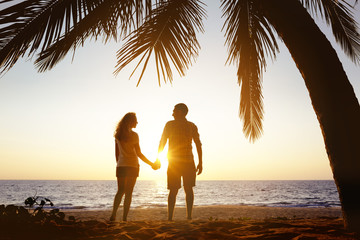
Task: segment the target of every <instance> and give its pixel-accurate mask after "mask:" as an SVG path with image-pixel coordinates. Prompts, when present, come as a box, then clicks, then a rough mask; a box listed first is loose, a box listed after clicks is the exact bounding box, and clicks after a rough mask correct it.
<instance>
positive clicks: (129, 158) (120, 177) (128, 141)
mask: <svg viewBox="0 0 360 240" xmlns="http://www.w3.org/2000/svg"><path fill="white" fill-rule="evenodd" d="M136 125H137V119H136V115H135V113H131V112H130V113H127V114H125V116H124V117H123V118H122V119H121V121H120V122H119V123H118V125H117V128H116V130H115V133H114V137H115V156H116V162H117V166H116V177H117V185H118V191H117V193H116V195H115V198H114V206H113V210H112V214H111V217H110V221H114V220H115V217H116V212H117V210H118V208H119V205H120V202H121V199H122V197H123V195H124V194H125V200H124V212H123V221H126V220H127V215H128V213H129V209H130V204H131V198H132V192H133V189H134V186H135V182H136V178H137V177H138V176H139V160H138V158H140V159H141V160H143V161H144V162H145V163H147V164H149V165H150V166H151V167H152V168H153V169H154V170H156V169H158V168H159V165H158V164H157V163H152V162H150V161H149V160H148V159H147V158H146V157H145V156H144V155H143V154H142V153H141V150H140V145H139V136H138V135H137V133H136V132H134V131H133V130H132V129H133V128H135V127H136Z"/></svg>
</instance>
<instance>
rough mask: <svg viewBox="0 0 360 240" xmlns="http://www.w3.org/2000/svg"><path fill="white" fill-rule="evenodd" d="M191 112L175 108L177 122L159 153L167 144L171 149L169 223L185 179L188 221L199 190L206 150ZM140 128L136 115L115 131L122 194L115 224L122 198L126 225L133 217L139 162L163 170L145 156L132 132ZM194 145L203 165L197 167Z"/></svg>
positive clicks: (164, 137)
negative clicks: (132, 199) (196, 189)
mask: <svg viewBox="0 0 360 240" xmlns="http://www.w3.org/2000/svg"><path fill="white" fill-rule="evenodd" d="M187 113H188V108H187V106H186V105H185V104H183V103H179V104H177V105H175V107H174V110H173V114H172V115H173V117H174V120H173V121H169V122H167V123H166V125H165V127H164V131H163V134H162V136H161V140H160V144H159V149H158V153H160V152H161V151H162V150H163V149H164V147H165V145H166V142H167V140H169V147H168V160H169V165H168V170H167V187H168V189H169V196H168V220H169V221H172V219H173V213H174V207H175V202H176V195H177V193H178V191H179V189H180V188H181V177H182V178H183V186H184V191H185V195H186V214H187V219H189V220H190V219H191V214H192V208H193V203H194V192H193V187H194V186H195V179H196V172H197V174H198V175H199V174H201V172H202V149H201V142H200V138H199V133H198V130H197V127H196V125H195V124H194V123H192V122H189V121H187V119H186V114H187ZM136 125H137V119H136V115H135V113H127V114H126V115H125V116H124V117H123V118H122V119H121V121H120V122H119V124H118V126H117V128H116V130H115V134H114V137H115V156H116V162H117V167H116V177H117V184H118V191H117V193H116V195H115V198H114V205H113V210H112V214H111V217H110V221H114V220H115V217H116V212H117V209H118V208H119V205H120V202H121V199H122V197H123V196H124V195H125V199H124V212H123V221H126V220H127V215H128V213H129V209H130V204H131V198H132V192H133V189H134V186H135V182H136V178H137V177H138V176H139V161H138V158H140V159H141V160H143V161H144V162H145V163H147V164H149V165H150V166H151V167H152V168H153V169H154V170H157V169H159V168H160V161H159V159H156V161H155V162H154V163H153V162H151V161H149V160H148V159H147V158H146V157H145V156H144V155H143V154H142V152H141V150H140V145H139V136H138V135H137V133H135V132H134V131H132V129H133V128H135V127H136ZM192 141H194V142H195V145H196V150H197V153H198V158H199V164H198V165H197V167H195V163H194V156H193V154H192V145H191V144H192Z"/></svg>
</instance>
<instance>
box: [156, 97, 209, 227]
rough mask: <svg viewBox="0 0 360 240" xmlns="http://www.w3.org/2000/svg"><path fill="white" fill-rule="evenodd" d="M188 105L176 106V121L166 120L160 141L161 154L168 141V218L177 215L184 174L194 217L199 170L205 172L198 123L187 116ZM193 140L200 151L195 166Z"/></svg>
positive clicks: (188, 203) (174, 114)
mask: <svg viewBox="0 0 360 240" xmlns="http://www.w3.org/2000/svg"><path fill="white" fill-rule="evenodd" d="M187 113H188V108H187V106H186V105H185V104H184V103H179V104H177V105H175V107H174V110H173V114H172V115H173V117H174V120H173V121H169V122H167V123H166V125H165V127H164V131H163V134H162V136H161V140H160V144H159V150H158V151H159V153H160V152H161V151H162V150H163V149H164V147H165V145H166V142H167V140H169V148H168V160H169V165H168V170H167V185H168V189H169V190H170V191H169V196H168V220H169V221H171V220H172V218H173V214H174V207H175V203H176V195H177V193H178V191H179V189H180V188H181V177H182V179H183V186H184V191H185V195H186V214H187V219H189V220H190V219H191V217H192V216H191V215H192V208H193V204H194V192H193V187H194V186H195V180H196V172H197V173H198V175H199V174H201V172H202V149H201V142H200V138H199V133H198V129H197V127H196V125H195V124H194V123H192V122H189V121H188V120H187V119H186V114H187ZM192 141H194V142H195V145H196V150H197V153H198V158H199V164H198V165H197V167H195V162H194V156H193V153H192Z"/></svg>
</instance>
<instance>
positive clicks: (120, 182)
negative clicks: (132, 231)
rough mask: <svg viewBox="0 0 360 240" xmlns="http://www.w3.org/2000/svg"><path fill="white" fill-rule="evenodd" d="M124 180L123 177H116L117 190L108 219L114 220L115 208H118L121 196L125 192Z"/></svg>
mask: <svg viewBox="0 0 360 240" xmlns="http://www.w3.org/2000/svg"><path fill="white" fill-rule="evenodd" d="M125 180H126V178H125V177H118V178H117V186H118V190H117V193H116V195H115V197H114V204H113V210H112V213H111V217H110V221H115V217H116V212H117V210H118V208H119V205H120V203H121V199H122V196H123V195H124V193H125Z"/></svg>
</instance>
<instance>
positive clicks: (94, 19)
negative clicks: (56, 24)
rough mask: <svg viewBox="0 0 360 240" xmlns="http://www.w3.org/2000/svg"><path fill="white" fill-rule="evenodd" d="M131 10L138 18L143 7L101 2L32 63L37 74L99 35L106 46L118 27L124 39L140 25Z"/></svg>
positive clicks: (132, 3) (123, 2)
mask: <svg viewBox="0 0 360 240" xmlns="http://www.w3.org/2000/svg"><path fill="white" fill-rule="evenodd" d="M134 9H135V12H137V11H138V12H139V13H137V14H142V11H143V10H142V9H143V6H141V5H140V6H139V4H137V2H136V1H135V2H134V1H120V2H119V1H117V0H104V1H103V2H101V3H100V4H99V5H98V6H97V7H96V8H94V9H93V10H92V11H90V12H89V13H88V14H87V15H86V16H85V17H84V18H83V19H82V20H81V21H79V23H78V24H77V25H75V26H73V27H72V29H71V30H70V31H69V32H68V33H67V34H64V35H63V36H62V37H61V38H60V39H59V40H58V41H56V42H55V43H53V44H52V45H51V46H49V47H48V48H46V49H45V50H44V51H42V52H41V53H40V54H39V57H38V58H37V59H36V61H35V64H36V66H37V67H38V70H39V71H40V72H43V71H45V70H49V69H51V68H52V67H54V66H55V65H56V64H57V63H58V62H59V61H60V60H61V59H62V58H63V57H65V56H66V54H67V53H68V52H69V51H70V50H71V49H73V50H74V52H75V50H76V48H77V47H78V46H82V45H83V44H84V41H85V39H87V38H88V37H94V38H95V39H97V37H98V36H99V35H102V36H104V41H105V42H107V41H108V40H109V39H110V38H114V39H115V40H116V39H117V35H118V33H117V31H118V25H119V24H120V29H121V35H126V33H127V32H128V31H129V29H131V26H132V25H134V24H139V23H137V21H138V20H136V19H135V20H134V18H133V12H134ZM137 14H135V15H136V18H138V17H137ZM135 21H136V22H135Z"/></svg>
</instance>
